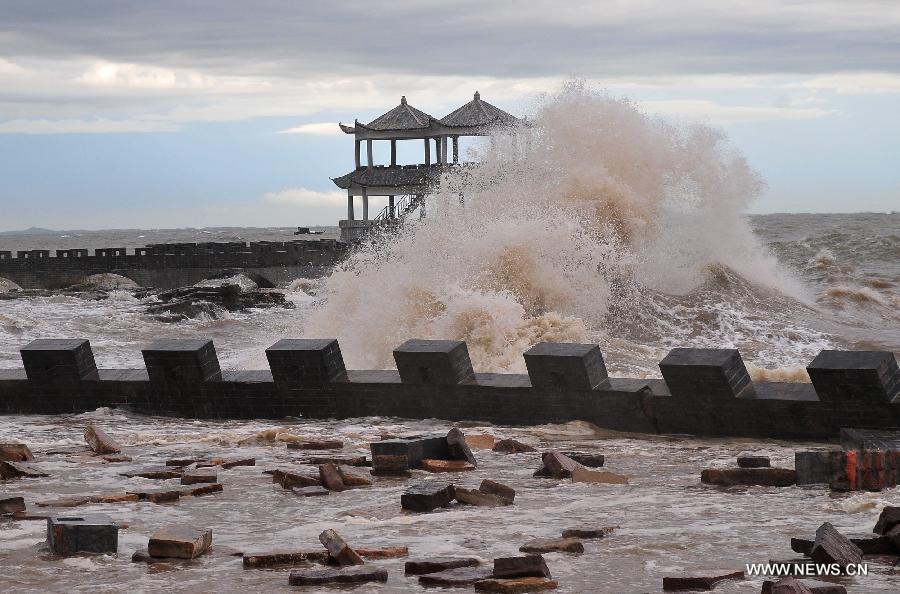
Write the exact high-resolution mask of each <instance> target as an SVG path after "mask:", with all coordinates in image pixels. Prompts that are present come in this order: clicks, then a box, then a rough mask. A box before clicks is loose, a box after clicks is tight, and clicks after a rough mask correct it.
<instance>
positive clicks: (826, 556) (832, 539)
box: [809, 522, 862, 567]
mask: <svg viewBox="0 0 900 594" xmlns="http://www.w3.org/2000/svg"><path fill="white" fill-rule="evenodd" d="M809 556H810V557H812V560H813V561H815V562H816V563H837V564H839V565H840V566H841V567H846V566H847V565H851V564H856V563H861V562H862V551H861V550H860V549H859V547H858V546H856V545H855V544H853V543H852V542H850V539H848V538H847V537H846V536H844V535H843V534H841V533H840V532H838V531H837V529H836V528H835V527H834V526H832V525H831V523H829V522H825V523H824V524H822V525H821V526H819V528H818V530H816V539H815V540H814V541H813V547H812V550H811V551H810V555H809Z"/></svg>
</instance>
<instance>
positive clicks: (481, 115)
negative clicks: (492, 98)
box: [440, 91, 519, 128]
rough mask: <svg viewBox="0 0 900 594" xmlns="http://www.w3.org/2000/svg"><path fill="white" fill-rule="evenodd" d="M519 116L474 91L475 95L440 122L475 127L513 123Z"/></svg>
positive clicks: (462, 126)
mask: <svg viewBox="0 0 900 594" xmlns="http://www.w3.org/2000/svg"><path fill="white" fill-rule="evenodd" d="M518 122H519V118H517V117H515V116H514V115H512V114H510V113H507V112H505V111H503V110H502V109H500V108H499V107H497V106H495V105H491V104H490V103H488V102H487V101H483V100H482V99H481V93H479V92H478V91H475V97H474V99H472V100H471V101H469V102H468V103H466V104H465V105H463V106H462V107H460V108H459V109H457V110H456V111H454V112H453V113H451V114H449V115H447V116H445V117H443V118H441V119H440V123H441V124H443V125H444V126H447V127H449V128H475V127H479V126H491V125H496V124H515V123H518Z"/></svg>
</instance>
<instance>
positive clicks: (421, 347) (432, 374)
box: [394, 340, 475, 386]
mask: <svg viewBox="0 0 900 594" xmlns="http://www.w3.org/2000/svg"><path fill="white" fill-rule="evenodd" d="M394 361H395V362H396V364H397V371H398V372H399V373H400V380H401V381H402V382H403V383H404V384H427V385H438V386H440V385H444V386H454V385H457V384H466V383H474V382H475V372H474V371H473V369H472V362H471V361H470V360H469V349H468V347H467V346H466V343H465V342H462V341H460V340H407V341H406V342H404V343H403V344H402V345H400V346H399V347H397V348H396V349H394Z"/></svg>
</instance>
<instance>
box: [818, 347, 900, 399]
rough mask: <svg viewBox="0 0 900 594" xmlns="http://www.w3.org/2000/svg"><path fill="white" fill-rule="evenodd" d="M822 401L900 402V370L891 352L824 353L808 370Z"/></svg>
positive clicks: (821, 353)
mask: <svg viewBox="0 0 900 594" xmlns="http://www.w3.org/2000/svg"><path fill="white" fill-rule="evenodd" d="M806 371H807V372H808V373H809V379H810V380H811V381H812V384H813V386H814V387H815V389H816V394H817V395H818V396H819V400H821V401H822V402H834V403H842V402H856V403H860V402H864V403H881V404H891V403H895V402H897V401H898V400H900V368H898V366H897V360H896V359H895V358H894V354H893V353H891V352H889V351H832V350H825V351H821V352H820V353H819V354H818V355H817V356H816V358H815V359H813V361H812V363H810V364H809V366H808V367H807V368H806Z"/></svg>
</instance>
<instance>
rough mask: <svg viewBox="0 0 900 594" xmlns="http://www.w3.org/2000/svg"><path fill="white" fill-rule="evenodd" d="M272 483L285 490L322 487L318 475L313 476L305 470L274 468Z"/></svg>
mask: <svg viewBox="0 0 900 594" xmlns="http://www.w3.org/2000/svg"><path fill="white" fill-rule="evenodd" d="M272 482H273V483H278V484H279V485H281V486H282V487H284V488H285V489H290V488H292V487H319V486H321V485H322V481H321V480H320V479H319V473H318V472H316V473H315V474H313V473H312V472H311V471H308V470H306V469H302V470H301V469H297V470H294V469H289V468H276V469H275V470H274V471H273V472H272Z"/></svg>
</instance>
